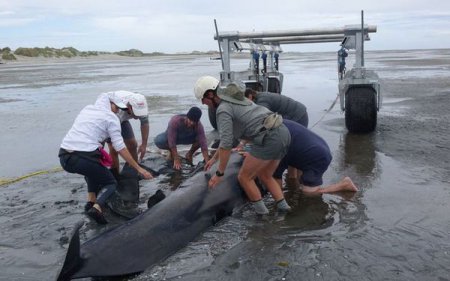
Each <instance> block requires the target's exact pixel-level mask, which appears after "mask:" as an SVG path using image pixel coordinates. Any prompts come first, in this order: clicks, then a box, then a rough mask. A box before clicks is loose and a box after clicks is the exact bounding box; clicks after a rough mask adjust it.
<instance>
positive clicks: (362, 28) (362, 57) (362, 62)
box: [361, 10, 364, 67]
mask: <svg viewBox="0 0 450 281" xmlns="http://www.w3.org/2000/svg"><path fill="white" fill-rule="evenodd" d="M361 67H364V10H361Z"/></svg>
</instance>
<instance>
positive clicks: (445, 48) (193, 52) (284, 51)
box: [0, 46, 450, 55]
mask: <svg viewBox="0 0 450 281" xmlns="http://www.w3.org/2000/svg"><path fill="white" fill-rule="evenodd" d="M7 47H8V48H10V47H9V46H4V47H1V46H0V49H3V48H7ZM47 47H48V48H51V49H59V50H61V49H64V48H75V49H76V50H78V51H80V52H97V53H99V54H112V55H113V54H115V53H119V52H127V51H131V50H137V51H141V52H142V53H143V54H155V53H161V54H166V55H183V54H195V53H200V54H208V53H215V54H219V53H220V51H218V50H209V51H198V50H193V51H179V52H176V53H170V52H164V51H152V52H144V51H142V50H140V49H137V48H131V49H128V50H117V51H102V50H80V49H78V48H76V47H74V46H66V47H62V48H56V47H50V46H45V47H37V46H34V47H23V46H20V47H17V48H16V49H12V48H10V49H11V51H12V52H14V51H16V50H17V49H19V48H25V49H33V48H40V49H44V48H47ZM282 49H283V48H282ZM447 49H450V47H438V48H408V49H369V48H365V50H364V51H365V52H376V51H381V52H384V51H403V50H406V51H414V50H447ZM337 50H338V49H336V52H337ZM332 52H334V51H332V50H327V51H321V50H319V51H286V50H283V51H282V53H332ZM239 53H242V54H246V53H247V52H233V54H239Z"/></svg>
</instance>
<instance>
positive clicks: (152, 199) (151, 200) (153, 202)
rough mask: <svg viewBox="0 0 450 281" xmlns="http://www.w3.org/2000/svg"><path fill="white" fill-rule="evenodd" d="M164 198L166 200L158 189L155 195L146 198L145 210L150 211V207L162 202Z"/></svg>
mask: <svg viewBox="0 0 450 281" xmlns="http://www.w3.org/2000/svg"><path fill="white" fill-rule="evenodd" d="M164 198H166V195H165V194H164V192H162V191H161V189H158V190H157V191H156V192H155V194H153V195H152V196H150V198H148V201H147V208H149V209H150V208H151V207H153V206H155V205H156V204H158V203H159V202H160V201H162V200H163V199H164Z"/></svg>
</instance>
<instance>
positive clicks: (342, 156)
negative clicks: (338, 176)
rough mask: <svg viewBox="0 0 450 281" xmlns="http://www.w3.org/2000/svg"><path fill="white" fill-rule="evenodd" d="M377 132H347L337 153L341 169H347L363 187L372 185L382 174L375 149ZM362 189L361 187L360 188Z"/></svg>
mask: <svg viewBox="0 0 450 281" xmlns="http://www.w3.org/2000/svg"><path fill="white" fill-rule="evenodd" d="M375 138H376V133H371V134H364V135H360V134H352V133H346V134H345V135H344V136H343V139H342V138H341V143H340V146H339V147H340V149H339V150H338V153H337V157H336V158H337V159H336V160H335V161H337V162H338V163H339V166H340V167H339V169H340V170H342V171H345V172H346V173H347V174H348V175H349V176H350V177H351V178H352V179H353V181H356V182H358V183H360V185H361V184H362V185H363V186H358V187H362V189H364V188H367V187H371V185H372V182H373V181H374V180H376V179H377V178H378V177H379V176H380V174H381V167H380V165H379V160H378V159H377V153H376V151H375ZM360 189H361V188H360Z"/></svg>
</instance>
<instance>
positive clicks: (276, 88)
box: [267, 78, 281, 94]
mask: <svg viewBox="0 0 450 281" xmlns="http://www.w3.org/2000/svg"><path fill="white" fill-rule="evenodd" d="M268 83H269V85H268V87H267V91H268V92H271V93H277V94H280V93H281V87H280V81H279V80H278V79H276V78H269V81H268Z"/></svg>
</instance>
